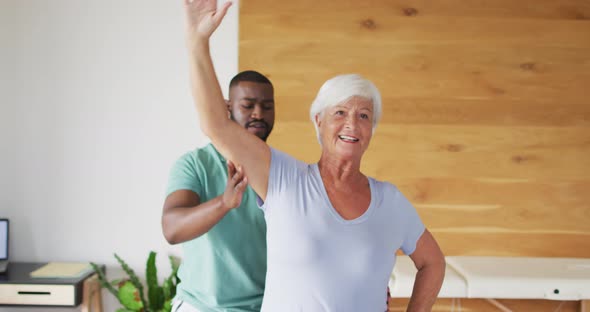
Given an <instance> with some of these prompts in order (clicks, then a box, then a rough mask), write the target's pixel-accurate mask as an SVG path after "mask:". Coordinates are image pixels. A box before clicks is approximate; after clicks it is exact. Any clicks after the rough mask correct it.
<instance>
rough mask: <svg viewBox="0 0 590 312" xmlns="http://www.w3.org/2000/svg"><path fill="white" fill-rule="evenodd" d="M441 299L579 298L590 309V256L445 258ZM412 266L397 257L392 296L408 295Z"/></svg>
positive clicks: (587, 311)
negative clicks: (583, 257) (586, 257)
mask: <svg viewBox="0 0 590 312" xmlns="http://www.w3.org/2000/svg"><path fill="white" fill-rule="evenodd" d="M446 263H447V267H446V274H445V279H444V281H443V285H442V288H441V291H440V294H439V297H440V298H478V299H485V300H487V301H488V302H490V303H491V304H493V305H495V306H496V307H497V308H498V309H500V310H502V311H505V312H509V311H510V309H508V308H506V307H505V306H503V305H502V304H501V303H499V302H498V301H496V299H548V300H579V301H581V304H580V311H581V312H590V306H588V305H589V300H590V259H576V258H535V257H467V256H462V257H446ZM415 275H416V268H415V267H414V263H413V262H412V260H411V259H410V258H409V257H407V256H398V257H397V263H396V265H395V267H394V269H393V273H392V275H391V278H390V281H389V288H390V289H391V294H392V297H398V298H409V297H410V296H411V294H412V289H413V287H414V276H415Z"/></svg>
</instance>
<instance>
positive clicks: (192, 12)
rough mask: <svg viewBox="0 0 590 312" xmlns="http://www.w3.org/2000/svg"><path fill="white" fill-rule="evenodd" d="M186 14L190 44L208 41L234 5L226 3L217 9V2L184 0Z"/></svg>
mask: <svg viewBox="0 0 590 312" xmlns="http://www.w3.org/2000/svg"><path fill="white" fill-rule="evenodd" d="M183 1H184V9H185V13H186V26H187V35H188V39H189V42H190V41H194V40H200V39H206V40H208V39H209V37H211V35H212V34H213V32H214V31H215V29H217V27H218V26H219V24H221V20H223V17H224V16H225V13H227V9H229V7H230V6H231V5H232V3H231V2H229V1H228V2H226V3H224V4H223V6H222V7H221V8H219V9H217V0H183Z"/></svg>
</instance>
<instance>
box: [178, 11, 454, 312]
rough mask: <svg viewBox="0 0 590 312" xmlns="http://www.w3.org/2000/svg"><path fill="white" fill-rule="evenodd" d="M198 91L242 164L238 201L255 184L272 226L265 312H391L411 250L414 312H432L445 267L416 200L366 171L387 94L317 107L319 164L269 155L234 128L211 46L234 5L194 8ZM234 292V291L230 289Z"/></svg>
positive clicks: (339, 87) (358, 81)
mask: <svg viewBox="0 0 590 312" xmlns="http://www.w3.org/2000/svg"><path fill="white" fill-rule="evenodd" d="M184 2H185V11H186V15H187V42H188V50H189V52H190V57H189V59H190V62H191V67H190V70H191V84H192V91H193V96H194V100H195V106H196V107H197V110H198V113H199V118H200V125H201V129H202V130H203V132H204V133H205V134H206V135H207V136H208V137H209V138H210V139H211V142H212V143H213V145H214V146H215V147H216V148H217V149H218V150H219V151H220V152H221V154H222V155H224V156H225V157H226V158H227V159H230V160H231V161H233V162H234V163H237V164H239V165H238V166H237V171H236V172H235V173H234V174H232V181H233V182H234V183H235V190H236V192H240V191H241V190H243V188H244V187H245V185H246V183H249V184H250V186H251V187H252V188H253V189H254V191H255V192H256V193H257V194H258V196H259V200H260V205H261V208H262V209H263V210H264V214H265V219H266V222H267V251H268V254H267V255H268V258H267V276H266V288H265V294H264V299H263V304H262V310H263V311H306V312H307V311H379V312H381V311H383V310H384V309H385V308H386V307H385V302H386V293H385V291H384V290H385V289H386V288H387V283H388V280H389V275H390V273H391V272H392V269H393V265H394V263H395V254H396V251H397V250H398V249H401V250H402V251H404V252H405V253H406V254H409V255H410V257H411V258H412V260H413V261H414V263H415V264H416V267H417V269H418V273H417V275H416V281H415V284H414V291H413V294H412V298H411V300H410V303H409V306H408V310H409V311H429V310H430V309H431V307H432V305H433V303H434V301H435V299H436V296H437V294H438V291H439V290H440V287H441V284H442V280H443V276H444V257H443V255H442V253H441V251H440V248H439V247H438V245H437V243H436V241H435V240H434V238H433V237H432V235H431V234H430V232H429V231H428V230H426V229H425V227H424V225H423V224H422V222H421V221H420V218H419V217H418V214H417V213H416V211H415V209H414V208H413V207H412V205H411V204H410V203H409V202H408V201H407V200H406V198H405V197H404V196H403V195H402V194H401V193H400V192H399V191H398V190H397V188H395V186H393V185H392V184H390V183H387V182H380V181H377V180H375V179H372V178H370V177H367V176H365V175H364V174H363V173H362V172H361V171H360V166H361V159H362V156H363V154H364V152H365V151H366V149H367V147H368V146H369V143H370V141H371V137H372V134H373V131H374V130H375V127H376V125H377V121H378V119H379V116H380V115H381V97H380V95H379V91H378V90H377V88H376V87H375V86H374V85H373V84H372V83H371V82H370V81H368V80H366V79H364V78H362V77H360V76H358V75H343V76H338V77H335V78H333V79H330V80H328V81H327V82H326V83H325V84H324V85H323V86H322V88H321V89H320V91H319V93H318V95H317V98H316V100H315V101H314V102H313V104H312V107H311V114H310V115H311V116H310V117H311V119H312V122H313V124H314V125H315V127H316V130H317V134H318V139H319V141H320V144H321V146H322V155H321V158H320V160H319V161H318V163H317V164H311V165H309V164H306V163H303V162H300V161H298V160H296V159H294V158H292V157H290V156H289V155H287V154H285V153H282V152H279V151H277V150H274V149H271V148H270V147H268V146H267V145H266V144H265V143H264V142H263V141H262V140H260V139H258V138H257V137H255V136H254V135H252V134H251V133H249V132H248V131H246V130H245V129H243V128H242V127H240V126H239V125H237V124H236V123H234V122H231V121H230V120H228V118H227V112H226V110H225V103H224V101H223V97H222V94H221V89H220V87H219V83H218V82H217V78H216V76H215V72H214V69H213V64H212V62H211V57H210V52H209V38H210V36H211V35H212V33H213V32H214V31H215V29H216V28H217V27H218V26H219V24H220V23H221V20H222V19H223V16H224V15H225V13H226V12H227V10H228V8H229V6H230V5H231V3H226V4H224V5H223V6H222V7H221V8H219V9H217V1H215V0H184ZM228 283H231V281H228Z"/></svg>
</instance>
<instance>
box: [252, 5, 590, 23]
mask: <svg viewBox="0 0 590 312" xmlns="http://www.w3.org/2000/svg"><path fill="white" fill-rule="evenodd" d="M359 9H360V10H363V11H366V12H384V13H387V14H390V15H391V16H408V17H422V16H469V17H498V18H539V19H575V20H584V19H590V3H588V1H586V0H560V1H555V0H537V1H513V0H494V1H483V0H472V1H464V0H445V1H429V0H411V1H409V0H405V1H403V0H365V1H354V0H340V1H316V0H298V1H275V0H256V1H251V0H246V1H243V2H242V4H241V14H242V16H246V17H248V14H251V13H261V14H277V13H280V12H290V13H293V14H309V11H310V10H312V11H320V12H326V13H328V14H332V13H335V12H341V11H345V12H346V11H353V10H354V11H356V10H359Z"/></svg>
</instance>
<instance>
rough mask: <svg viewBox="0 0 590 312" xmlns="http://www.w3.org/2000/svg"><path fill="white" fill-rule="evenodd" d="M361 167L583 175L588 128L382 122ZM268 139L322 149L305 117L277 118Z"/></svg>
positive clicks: (405, 173) (396, 173) (297, 152)
mask: <svg viewBox="0 0 590 312" xmlns="http://www.w3.org/2000/svg"><path fill="white" fill-rule="evenodd" d="M376 131H377V132H376V134H375V136H374V137H373V139H372V141H371V145H370V146H369V149H368V150H367V152H366V153H365V155H364V157H363V165H362V168H363V170H364V172H365V173H366V174H368V175H370V176H373V177H377V178H380V179H392V178H408V177H462V178H499V179H525V180H531V181H534V180H537V179H587V178H588V177H589V176H590V157H588V155H590V131H588V129H587V128H537V127H531V128H528V127H518V128H516V127H511V128H504V127H477V126H473V127H470V126H465V127H458V126H455V127H453V126H451V127H446V126H428V125H425V126H398V125H390V124H382V125H379V126H378V127H377V130H376ZM269 143H270V144H271V145H272V146H274V147H276V148H278V149H280V150H283V151H285V152H287V153H289V154H291V155H293V156H294V157H296V158H298V159H300V160H303V161H307V162H316V161H317V160H318V159H319V155H320V149H319V144H318V143H317V139H316V136H315V130H314V129H313V126H312V124H311V121H309V122H305V123H302V122H278V123H277V125H276V127H275V130H274V132H273V134H272V135H271V136H270V138H269Z"/></svg>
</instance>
